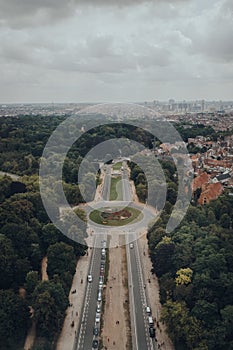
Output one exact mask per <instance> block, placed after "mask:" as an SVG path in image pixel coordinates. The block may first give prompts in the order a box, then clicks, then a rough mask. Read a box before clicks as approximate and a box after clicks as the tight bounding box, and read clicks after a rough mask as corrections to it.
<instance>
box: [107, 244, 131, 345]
mask: <svg viewBox="0 0 233 350" xmlns="http://www.w3.org/2000/svg"><path fill="white" fill-rule="evenodd" d="M109 258H110V264H109V275H108V284H107V287H106V293H105V296H106V300H105V309H104V317H103V323H104V324H103V331H102V339H103V348H104V349H108V350H119V349H122V350H123V349H130V328H129V326H130V318H129V312H128V289H127V268H126V252H125V247H124V246H123V247H119V248H111V249H109Z"/></svg>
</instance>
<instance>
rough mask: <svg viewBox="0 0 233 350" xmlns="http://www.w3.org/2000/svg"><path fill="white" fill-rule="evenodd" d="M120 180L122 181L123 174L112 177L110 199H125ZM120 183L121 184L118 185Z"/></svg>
mask: <svg viewBox="0 0 233 350" xmlns="http://www.w3.org/2000/svg"><path fill="white" fill-rule="evenodd" d="M120 181H121V176H117V177H112V178H111V187H110V196H109V200H110V201H115V200H118V201H122V200H123V196H122V186H121V185H120V183H119V182H120ZM118 183H119V185H118V186H117V184H118Z"/></svg>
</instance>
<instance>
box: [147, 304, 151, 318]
mask: <svg viewBox="0 0 233 350" xmlns="http://www.w3.org/2000/svg"><path fill="white" fill-rule="evenodd" d="M146 313H147V315H148V316H150V314H151V311H150V307H149V306H147V307H146Z"/></svg>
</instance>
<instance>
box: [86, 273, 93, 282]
mask: <svg viewBox="0 0 233 350" xmlns="http://www.w3.org/2000/svg"><path fill="white" fill-rule="evenodd" d="M87 280H88V282H92V281H93V278H92V275H90V274H89V275H88V276H87Z"/></svg>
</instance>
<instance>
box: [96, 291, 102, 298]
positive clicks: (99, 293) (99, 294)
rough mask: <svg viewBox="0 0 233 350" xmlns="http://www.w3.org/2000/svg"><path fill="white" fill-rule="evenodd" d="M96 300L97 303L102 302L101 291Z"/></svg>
mask: <svg viewBox="0 0 233 350" xmlns="http://www.w3.org/2000/svg"><path fill="white" fill-rule="evenodd" d="M97 300H98V301H101V300H102V293H101V290H99V291H98V296H97Z"/></svg>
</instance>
